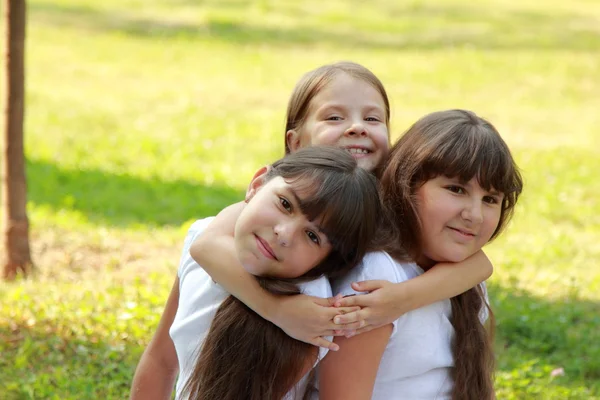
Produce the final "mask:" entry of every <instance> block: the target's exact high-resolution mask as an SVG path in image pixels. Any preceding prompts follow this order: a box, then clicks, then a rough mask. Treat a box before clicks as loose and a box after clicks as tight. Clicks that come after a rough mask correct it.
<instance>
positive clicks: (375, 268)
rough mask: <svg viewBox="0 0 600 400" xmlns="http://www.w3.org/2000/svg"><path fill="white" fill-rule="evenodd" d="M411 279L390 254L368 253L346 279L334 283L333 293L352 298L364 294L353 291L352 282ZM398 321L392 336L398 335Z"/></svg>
mask: <svg viewBox="0 0 600 400" xmlns="http://www.w3.org/2000/svg"><path fill="white" fill-rule="evenodd" d="M408 279H409V277H408V275H407V274H406V272H405V271H404V269H403V268H402V267H401V266H400V265H398V264H397V263H396V262H395V261H394V260H393V259H392V257H390V255H389V254H387V253H384V252H376V253H368V254H367V255H366V256H365V257H364V258H363V260H362V261H361V263H360V264H359V265H358V266H357V267H356V268H354V269H353V270H352V271H350V272H349V273H348V274H346V275H345V276H344V277H342V278H340V279H337V280H335V281H334V282H333V283H332V286H333V293H334V294H338V293H341V294H342V295H343V296H352V295H356V294H364V293H361V292H356V291H355V290H354V289H352V286H350V285H351V284H352V282H360V281H367V280H385V281H388V282H391V283H400V282H404V281H406V280H408ZM398 321H399V320H398V319H396V320H395V321H394V322H393V323H392V324H393V326H394V327H393V330H392V336H393V335H394V334H395V333H396V330H397V326H398Z"/></svg>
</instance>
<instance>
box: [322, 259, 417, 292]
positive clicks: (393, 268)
mask: <svg viewBox="0 0 600 400" xmlns="http://www.w3.org/2000/svg"><path fill="white" fill-rule="evenodd" d="M407 267H408V266H407V265H405V264H402V263H399V262H397V261H395V260H394V259H393V258H392V257H391V256H390V255H389V254H388V253H385V252H382V251H378V252H372V253H367V255H366V256H365V257H364V258H363V259H362V261H361V262H360V264H359V265H358V266H357V267H356V268H354V269H353V270H352V271H350V272H349V273H348V274H346V275H345V276H343V277H341V278H339V279H336V280H335V281H334V282H333V284H332V285H333V292H334V293H336V294H337V293H342V294H343V295H349V294H354V293H355V292H354V291H353V290H352V288H351V287H350V284H351V283H352V282H358V281H367V280H386V281H389V282H392V283H398V282H404V281H406V280H408V279H410V278H411V276H410V275H409V274H407ZM408 271H410V269H409V270H408Z"/></svg>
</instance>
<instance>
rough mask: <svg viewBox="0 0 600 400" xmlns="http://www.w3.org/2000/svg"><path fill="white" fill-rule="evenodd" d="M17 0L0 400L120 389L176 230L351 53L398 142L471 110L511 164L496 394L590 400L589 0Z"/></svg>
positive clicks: (277, 148) (593, 369) (207, 204)
mask: <svg viewBox="0 0 600 400" xmlns="http://www.w3.org/2000/svg"><path fill="white" fill-rule="evenodd" d="M27 3H28V6H29V9H28V12H29V13H28V30H27V82H26V83H27V105H26V112H27V116H26V126H25V130H26V153H27V154H26V155H27V177H28V184H29V204H28V210H29V216H30V219H31V222H32V238H31V240H32V246H33V257H34V261H35V262H36V265H37V267H38V274H37V276H36V277H35V278H34V279H30V280H27V281H18V282H15V283H10V284H7V283H2V284H0V353H1V354H2V357H1V358H0V382H1V386H2V388H1V389H0V393H1V394H0V398H2V399H97V398H105V399H123V398H126V397H127V396H128V392H129V385H130V382H131V378H132V376H133V372H134V369H135V366H136V364H137V361H138V360H139V357H140V355H141V352H142V351H143V349H144V347H145V345H146V344H147V343H148V341H149V340H150V338H151V335H152V333H153V331H154V329H155V327H156V324H157V322H158V319H159V317H160V314H161V312H162V307H163V305H164V302H165V301H166V298H167V294H168V291H169V289H170V286H171V284H172V281H173V279H174V278H175V274H176V267H177V262H178V258H179V254H180V248H181V243H182V241H183V237H184V235H185V231H186V229H187V227H188V226H189V224H190V223H191V222H192V221H193V220H195V219H197V218H200V217H204V216H208V215H213V214H215V213H216V212H218V211H219V210H220V209H221V208H222V207H223V206H225V205H227V204H229V203H231V202H234V201H237V200H239V199H241V198H242V197H241V195H242V193H243V190H244V185H245V184H246V183H247V182H248V180H249V179H250V178H251V175H252V173H253V172H254V171H255V169H257V168H258V167H259V166H261V165H263V164H265V163H268V162H269V161H272V160H274V159H276V158H278V157H279V156H281V155H282V153H283V133H284V132H283V131H284V117H285V116H284V114H285V107H286V102H287V99H288V96H289V95H290V93H291V91H292V88H293V86H294V84H295V83H296V81H297V80H298V79H299V77H300V76H301V75H302V74H303V73H304V72H306V71H308V70H310V69H313V68H315V67H317V66H319V65H321V64H324V63H329V62H335V61H339V60H352V61H356V62H359V63H361V64H363V65H365V66H367V67H368V68H370V69H371V70H372V71H373V72H375V73H376V74H377V75H378V76H379V77H380V78H381V80H382V81H383V83H384V84H385V86H386V88H387V90H388V93H389V95H390V97H391V103H392V132H393V138H394V139H395V138H397V137H398V136H399V135H401V133H402V132H403V131H404V130H405V129H406V128H407V127H408V126H409V125H410V124H411V123H412V122H414V121H415V120H416V119H417V118H419V117H420V116H422V115H424V114H425V113H428V112H430V111H434V110H440V109H446V108H467V109H472V110H474V111H476V112H477V113H478V114H480V115H481V116H483V117H486V118H488V119H490V120H491V121H492V122H493V123H494V124H495V125H496V127H497V128H498V129H499V130H500V132H501V134H502V135H503V136H504V138H505V139H506V141H507V142H508V143H509V145H510V147H511V149H512V150H513V152H514V154H515V156H516V159H517V161H518V163H519V165H520V166H521V168H522V172H523V175H524V178H525V185H526V186H525V193H524V195H523V197H522V202H521V204H520V205H519V207H518V209H517V212H516V215H515V218H514V221H513V222H512V224H511V226H510V227H509V229H508V231H507V232H506V234H505V235H504V236H503V237H501V238H500V239H499V240H498V241H497V242H495V243H493V244H492V245H490V246H488V247H487V253H488V254H489V256H490V258H491V259H492V260H493V262H494V265H495V272H494V276H493V277H492V278H491V280H490V284H489V286H490V294H491V300H492V305H493V307H494V309H495V312H496V316H497V322H498V328H497V332H498V339H497V350H498V371H497V391H498V394H497V395H498V398H499V399H543V400H546V399H586V400H587V399H600V268H599V266H600V265H599V264H600V262H599V260H600V217H599V214H600V203H599V201H598V197H600V179H598V173H599V172H598V171H599V170H600V150H599V149H598V145H599V144H600V128H599V126H600V113H599V112H598V110H600V97H599V93H600V3H598V2H596V1H593V0H576V1H570V2H563V1H558V0H549V1H546V2H538V1H532V0H520V1H516V0H511V1H508V0H506V1H501V0H486V1H481V2H477V3H474V2H469V1H466V0H444V1H417V0H413V1H394V0H372V1H369V2H364V1H358V0H344V1H342V0H330V1H327V2H324V1H316V0H304V1H291V0H271V1H267V0H263V1H258V0H257V1H249V0H248V1H241V0H240V1H234V0H230V1H228V0H204V1H192V0H147V1H136V0H118V1H117V0H104V1H90V0H87V1H84V0H79V1H77V0H53V1H51V0H48V1H40V0H31V1H28V2H27ZM560 368H562V369H563V370H564V373H561V370H560ZM553 371H554V373H553Z"/></svg>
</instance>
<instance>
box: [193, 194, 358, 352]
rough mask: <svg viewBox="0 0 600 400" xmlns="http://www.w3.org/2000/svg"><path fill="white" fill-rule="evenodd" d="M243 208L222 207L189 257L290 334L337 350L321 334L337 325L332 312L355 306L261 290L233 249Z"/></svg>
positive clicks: (249, 305) (225, 287)
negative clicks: (333, 304)
mask: <svg viewBox="0 0 600 400" xmlns="http://www.w3.org/2000/svg"><path fill="white" fill-rule="evenodd" d="M242 209H243V204H234V205H233V206H230V207H228V208H226V209H224V210H223V211H221V213H219V215H217V217H216V218H215V219H214V220H213V221H212V222H211V224H210V225H209V226H208V227H207V228H206V230H205V231H204V232H203V233H202V234H201V235H200V236H199V237H198V238H197V239H196V240H195V241H194V243H193V244H192V246H191V248H190V255H191V256H192V258H193V259H194V260H195V261H196V262H197V263H198V264H199V265H200V266H202V268H204V270H205V271H206V272H207V273H208V274H209V275H210V276H211V278H212V279H213V280H214V281H215V282H218V283H219V284H220V285H221V286H223V288H224V289H225V290H227V291H228V292H229V293H231V294H232V295H233V296H235V297H237V298H238V299H239V300H241V301H242V302H243V303H245V304H246V305H248V307H250V308H251V309H252V310H254V311H255V312H256V313H257V314H259V315H260V316H261V317H263V318H265V319H267V320H269V321H271V322H273V323H274V324H276V325H277V326H279V327H280V328H281V329H283V331H284V332H286V333H287V334H288V335H290V336H291V337H293V338H295V339H298V340H301V341H303V342H306V343H311V344H314V345H316V346H321V347H327V348H329V349H330V350H337V345H335V344H333V343H331V342H329V341H327V340H325V339H324V338H322V336H331V335H333V333H334V332H333V330H334V329H337V328H339V326H337V325H335V324H334V323H333V321H332V319H333V317H334V316H336V315H338V314H339V313H340V312H351V311H354V310H356V309H357V308H355V307H350V308H344V309H343V310H340V309H336V308H333V307H330V306H331V305H332V303H331V302H332V301H331V300H328V299H321V298H318V297H312V296H305V295H299V296H282V297H279V296H275V295H273V294H271V293H269V292H267V291H265V290H263V289H262V288H261V287H260V285H259V284H258V282H257V281H256V279H254V277H253V276H252V275H250V274H249V273H248V272H247V271H246V270H245V269H244V268H243V266H242V265H241V263H240V261H239V260H238V258H237V255H236V252H235V245H234V240H233V232H234V227H235V221H236V220H237V218H238V217H239V215H240V213H241V210H242Z"/></svg>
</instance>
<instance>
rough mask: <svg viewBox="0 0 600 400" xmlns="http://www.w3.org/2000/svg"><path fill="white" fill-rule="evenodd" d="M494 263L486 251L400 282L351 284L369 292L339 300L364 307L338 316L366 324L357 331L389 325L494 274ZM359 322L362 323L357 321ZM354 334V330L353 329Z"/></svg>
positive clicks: (342, 320)
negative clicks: (413, 311)
mask: <svg viewBox="0 0 600 400" xmlns="http://www.w3.org/2000/svg"><path fill="white" fill-rule="evenodd" d="M492 272H493V266H492V263H491V262H490V260H489V259H488V258H487V256H486V255H485V253H484V252H483V251H481V250H480V251H478V252H477V253H475V254H474V255H472V256H471V257H469V258H467V259H466V260H464V261H462V262H460V263H439V264H436V265H435V266H434V267H432V268H431V269H430V270H428V271H427V272H425V273H424V274H422V275H420V276H418V277H416V278H413V279H409V280H407V281H404V282H400V283H390V282H387V281H363V282H357V283H353V284H352V288H353V289H354V290H356V291H359V292H370V293H369V294H366V295H359V296H352V297H346V298H343V299H341V300H339V301H337V302H336V305H340V306H343V307H349V306H360V307H362V309H361V310H359V311H356V312H354V313H349V314H346V315H340V316H338V317H336V322H338V323H340V324H346V325H345V326H346V328H345V329H349V330H352V329H356V328H359V327H360V321H364V322H362V325H363V327H362V328H361V329H359V330H358V331H356V333H363V332H368V331H369V330H371V329H375V328H378V327H380V326H382V325H385V324H389V323H391V322H392V321H394V320H396V319H398V318H399V317H400V316H401V315H403V314H405V313H407V312H408V311H412V310H415V309H417V308H420V307H423V306H426V305H429V304H433V303H435V302H438V301H441V300H445V299H449V298H451V297H454V296H458V295H459V294H461V293H463V292H465V291H467V290H469V289H471V288H472V287H475V286H476V285H478V284H479V283H481V282H483V281H484V280H486V279H487V278H489V277H490V276H491V275H492ZM355 321H359V322H355ZM352 333H354V332H352Z"/></svg>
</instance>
